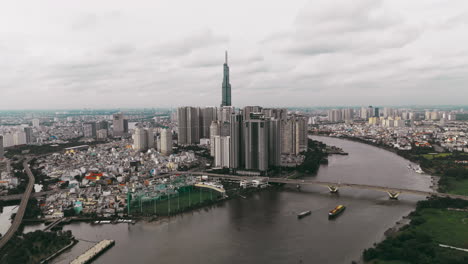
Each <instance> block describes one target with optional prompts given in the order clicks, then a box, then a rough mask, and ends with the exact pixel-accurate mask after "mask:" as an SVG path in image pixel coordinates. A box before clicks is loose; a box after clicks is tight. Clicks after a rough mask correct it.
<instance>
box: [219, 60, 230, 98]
mask: <svg viewBox="0 0 468 264" xmlns="http://www.w3.org/2000/svg"><path fill="white" fill-rule="evenodd" d="M225 56H226V58H225V62H224V71H223V86H222V95H221V96H222V98H221V106H231V84H230V83H229V66H228V55H227V51H226V54H225Z"/></svg>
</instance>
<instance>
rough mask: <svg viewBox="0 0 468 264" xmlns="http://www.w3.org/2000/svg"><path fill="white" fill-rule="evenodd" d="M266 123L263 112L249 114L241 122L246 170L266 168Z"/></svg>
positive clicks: (263, 169) (262, 169)
mask: <svg viewBox="0 0 468 264" xmlns="http://www.w3.org/2000/svg"><path fill="white" fill-rule="evenodd" d="M268 132H269V131H268V125H267V121H266V120H265V118H264V116H263V114H254V113H252V114H250V119H249V120H245V121H244V124H243V137H244V164H245V168H246V169H248V170H259V171H266V170H267V169H268V166H269V164H268Z"/></svg>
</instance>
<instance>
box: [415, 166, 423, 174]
mask: <svg viewBox="0 0 468 264" xmlns="http://www.w3.org/2000/svg"><path fill="white" fill-rule="evenodd" d="M414 171H415V172H416V173H420V174H421V173H424V171H423V170H422V169H421V166H419V165H418V166H417V167H415V168H414Z"/></svg>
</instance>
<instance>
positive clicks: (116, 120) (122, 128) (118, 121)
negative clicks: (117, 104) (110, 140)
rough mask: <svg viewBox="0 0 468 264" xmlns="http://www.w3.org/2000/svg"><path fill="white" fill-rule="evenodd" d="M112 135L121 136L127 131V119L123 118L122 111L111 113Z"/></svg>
mask: <svg viewBox="0 0 468 264" xmlns="http://www.w3.org/2000/svg"><path fill="white" fill-rule="evenodd" d="M113 125H114V137H121V136H123V135H124V134H126V133H128V120H126V119H125V118H124V115H123V114H122V113H117V114H114V115H113Z"/></svg>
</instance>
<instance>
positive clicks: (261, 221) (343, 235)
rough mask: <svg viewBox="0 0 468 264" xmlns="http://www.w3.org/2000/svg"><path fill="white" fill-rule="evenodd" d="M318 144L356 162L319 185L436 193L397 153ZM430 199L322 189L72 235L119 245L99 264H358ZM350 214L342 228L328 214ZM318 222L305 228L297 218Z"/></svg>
mask: <svg viewBox="0 0 468 264" xmlns="http://www.w3.org/2000/svg"><path fill="white" fill-rule="evenodd" d="M314 139H317V140H320V141H323V142H325V143H326V144H328V145H334V146H337V147H340V148H343V150H344V151H346V152H348V153H349V156H339V155H335V156H331V157H329V164H328V165H324V166H322V167H321V168H320V170H319V172H318V174H317V175H316V176H311V178H316V179H317V180H324V181H340V182H347V183H364V184H374V185H380V186H388V187H405V188H409V189H413V188H414V189H421V190H429V189H430V177H429V176H427V175H420V174H417V173H415V172H413V171H411V170H409V169H408V168H407V166H408V163H409V162H408V161H407V160H405V159H403V158H401V157H399V156H397V155H396V154H394V153H391V152H388V151H385V150H382V149H379V148H376V147H373V146H369V145H366V144H362V143H357V142H352V141H346V140H342V139H337V138H327V137H314ZM422 198H423V197H418V196H412V195H405V194H402V195H401V196H400V200H398V201H390V200H388V196H387V194H386V193H384V192H376V191H367V190H352V189H343V190H340V193H339V195H333V194H330V193H328V190H327V189H325V188H323V187H318V186H303V187H302V188H301V190H300V191H298V190H296V189H295V186H287V187H285V188H283V189H281V190H267V191H263V192H259V193H256V194H253V195H251V196H249V197H247V198H246V199H243V198H239V199H233V200H229V201H226V202H224V203H222V204H218V205H215V206H213V207H210V208H205V209H202V210H199V211H195V212H190V213H185V214H183V215H179V216H176V217H172V218H170V219H169V220H164V221H161V222H151V223H143V222H141V223H137V224H135V225H127V224H116V225H90V224H87V223H74V224H71V225H68V226H66V227H65V229H66V230H72V232H73V234H74V235H75V236H76V237H77V238H79V239H83V240H87V241H100V240H102V239H113V240H115V241H116V244H115V246H114V247H113V248H111V249H110V250H109V251H107V252H106V253H104V254H103V255H102V256H101V257H99V258H98V259H97V260H96V262H95V263H161V264H162V263H204V264H208V263H236V264H237V263H246V264H249V263H252V264H253V263H347V264H349V263H351V261H353V260H355V261H357V260H359V259H360V256H361V253H362V251H363V249H365V248H368V247H371V246H372V245H373V244H374V243H375V242H378V241H381V240H382V239H383V238H384V232H385V231H386V230H387V229H388V228H390V227H392V226H393V225H394V224H395V223H396V222H397V221H399V220H401V218H402V217H403V216H405V215H407V214H408V213H409V212H411V211H412V210H413V209H414V208H415V204H416V202H417V201H418V199H422ZM338 204H344V205H346V206H347V209H346V211H345V212H344V213H343V214H342V215H341V216H339V217H338V218H336V219H335V220H328V218H327V213H328V211H329V210H330V209H332V208H334V207H335V206H336V205H338ZM305 210H311V211H312V214H311V215H310V216H307V217H305V218H303V219H301V220H298V219H297V217H296V215H297V213H299V212H301V211H305ZM92 245H93V244H92V243H91V242H86V241H81V242H79V243H78V244H77V245H76V246H75V247H73V248H72V249H71V250H70V251H69V252H66V253H64V254H63V255H61V256H59V257H58V258H57V259H55V260H54V263H68V262H69V261H70V260H72V259H73V258H75V257H76V256H78V255H79V254H80V253H82V252H84V251H85V250H86V249H87V248H89V247H91V246H92Z"/></svg>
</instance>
